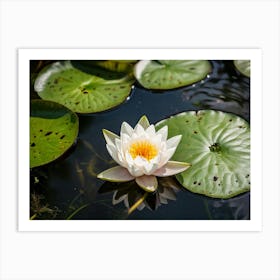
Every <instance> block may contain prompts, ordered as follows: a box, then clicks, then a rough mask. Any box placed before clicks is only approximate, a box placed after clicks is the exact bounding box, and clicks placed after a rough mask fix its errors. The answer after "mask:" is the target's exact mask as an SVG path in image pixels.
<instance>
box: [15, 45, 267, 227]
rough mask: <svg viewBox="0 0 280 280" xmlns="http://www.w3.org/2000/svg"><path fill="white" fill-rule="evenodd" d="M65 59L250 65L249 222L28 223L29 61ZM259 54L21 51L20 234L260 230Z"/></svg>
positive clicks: (237, 51)
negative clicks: (246, 61) (240, 61)
mask: <svg viewBox="0 0 280 280" xmlns="http://www.w3.org/2000/svg"><path fill="white" fill-rule="evenodd" d="M67 59H81V60H87V59H91V60H94V59H141V60H142V59H208V60H235V59H249V60H251V88H250V91H251V219H250V220H242V221H241V220H232V221H222V220H211V221H204V220H203V221H193V220H183V221H181V220H180V221H177V220H172V221H170V220H166V221H154V220H153V221H146V220H142V221H133V220H130V221H119V220H114V221H107V220H106V221H97V220H88V221H77V220H69V221H68V220H59V221H58V220H55V221H52V220H47V221H45V220H30V219H29V166H28V164H26V163H28V162H29V95H30V91H29V61H30V60H67ZM261 64H262V63H261V50H260V49H19V50H18V77H19V85H18V100H19V114H18V123H19V126H18V127H19V128H20V131H19V132H18V133H19V134H18V135H19V140H18V143H19V157H18V158H19V162H18V164H19V165H18V170H19V177H18V201H19V205H18V230H19V231H77V229H78V231H170V229H172V231H261V229H262V207H261V205H262V198H261V197H262V165H261V164H262V154H261V151H262V141H261V139H262V128H261V125H260V124H261V123H262V114H260V112H262V92H261V88H262V82H261V81H262V71H261V69H262V65H261Z"/></svg>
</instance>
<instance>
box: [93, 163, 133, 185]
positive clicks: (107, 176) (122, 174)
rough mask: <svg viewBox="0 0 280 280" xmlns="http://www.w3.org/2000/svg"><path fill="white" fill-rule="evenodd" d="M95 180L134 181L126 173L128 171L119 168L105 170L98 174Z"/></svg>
mask: <svg viewBox="0 0 280 280" xmlns="http://www.w3.org/2000/svg"><path fill="white" fill-rule="evenodd" d="M97 178H99V179H102V180H105V181H110V182H128V181H132V180H134V177H133V176H132V175H131V174H130V173H129V172H128V170H127V169H126V168H124V167H121V166H115V167H112V168H110V169H107V170H105V171H103V172H101V173H99V174H98V175H97Z"/></svg>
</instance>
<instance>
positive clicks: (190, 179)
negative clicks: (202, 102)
mask: <svg viewBox="0 0 280 280" xmlns="http://www.w3.org/2000/svg"><path fill="white" fill-rule="evenodd" d="M164 125H167V126H168V137H172V136H175V135H179V134H180V135H182V139H181V142H180V143H179V145H178V147H177V150H176V152H175V154H174V156H173V157H172V159H173V160H176V161H183V162H189V163H190V164H191V165H192V166H191V167H190V168H189V169H187V170H186V171H184V172H182V173H180V174H177V175H176V178H177V179H178V181H179V182H180V183H181V184H182V185H183V186H184V187H185V188H186V189H188V190H190V191H192V192H194V193H200V194H204V195H207V196H210V197H215V198H229V197H233V196H235V195H238V194H240V193H243V192H246V191H248V190H249V189H250V127H249V124H248V123H247V122H246V121H245V120H244V119H242V118H240V117H238V116H236V115H233V114H229V113H224V112H220V111H213V110H204V111H198V112H194V111H189V112H184V113H181V114H178V115H175V116H172V117H170V118H168V119H166V120H163V121H161V122H159V123H158V124H157V129H160V128H161V127H162V126H164Z"/></svg>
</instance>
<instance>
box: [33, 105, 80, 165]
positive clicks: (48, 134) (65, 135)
mask: <svg viewBox="0 0 280 280" xmlns="http://www.w3.org/2000/svg"><path fill="white" fill-rule="evenodd" d="M78 128H79V120H78V116H77V115H76V114H75V113H74V112H72V111H70V110H69V109H67V108H66V107H64V106H62V105H60V104H58V103H55V102H51V101H44V100H33V101H31V110H30V168H33V167H36V166H41V165H44V164H47V163H49V162H52V161H53V160H56V159H57V158H59V157H60V156H61V155H63V154H64V153H65V152H66V151H67V150H68V149H69V148H70V147H71V146H72V145H73V143H74V141H75V139H76V138H77V136H78Z"/></svg>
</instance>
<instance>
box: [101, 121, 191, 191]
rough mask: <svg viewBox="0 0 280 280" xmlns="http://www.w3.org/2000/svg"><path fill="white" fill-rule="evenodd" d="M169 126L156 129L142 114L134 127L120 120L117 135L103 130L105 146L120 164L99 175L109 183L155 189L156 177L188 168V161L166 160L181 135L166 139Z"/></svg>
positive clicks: (149, 189)
mask: <svg viewBox="0 0 280 280" xmlns="http://www.w3.org/2000/svg"><path fill="white" fill-rule="evenodd" d="M167 133H168V128H167V126H164V127H162V128H161V129H160V130H158V131H156V130H155V127H154V125H150V123H149V121H148V119H147V117H146V116H143V117H142V118H141V119H140V120H139V122H138V123H137V125H136V126H135V128H134V129H133V128H132V127H131V126H130V125H129V124H128V123H126V122H123V123H122V126H121V133H120V136H118V135H116V134H114V133H113V132H111V131H108V130H106V129H103V134H104V137H105V140H106V142H107V144H106V147H107V150H108V152H109V154H110V155H111V157H112V158H113V159H114V160H115V161H116V162H117V163H118V164H119V166H116V167H113V168H110V169H107V170H105V171H103V172H101V173H100V174H98V176H97V177H98V178H100V179H103V180H106V181H111V182H127V181H131V180H134V179H135V180H136V183H137V184H138V185H139V186H140V187H141V188H142V189H144V190H145V191H147V192H153V191H155V190H156V189H157V186H158V182H157V178H156V176H158V177H167V176H171V175H175V174H178V173H181V172H183V171H185V170H186V169H188V168H189V167H190V164H189V163H185V162H178V161H169V159H170V158H171V157H172V156H173V154H174V153H175V151H176V148H177V146H178V144H179V142H180V140H181V137H182V136H181V135H177V136H174V137H172V138H170V139H167Z"/></svg>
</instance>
